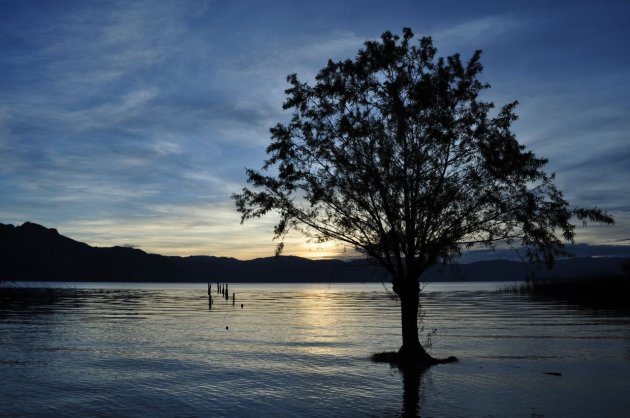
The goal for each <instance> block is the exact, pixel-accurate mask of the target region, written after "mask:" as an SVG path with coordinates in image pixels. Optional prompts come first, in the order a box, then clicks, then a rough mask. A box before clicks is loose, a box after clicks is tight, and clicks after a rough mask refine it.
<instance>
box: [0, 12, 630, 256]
mask: <svg viewBox="0 0 630 418" xmlns="http://www.w3.org/2000/svg"><path fill="white" fill-rule="evenodd" d="M628 22H630V3H629V2H628V1H625V0H624V1H578V0H574V1H560V0H558V1H553V2H550V1H542V0H541V1H537V0H527V1H509V2H506V1H479V2H469V1H460V2H456V1H439V2H436V1H423V0H416V1H389V2H382V1H378V2H377V1H345V2H344V1H339V0H337V1H328V0H319V1H241V0H232V1H202V0H190V1H187V0H179V1H128V0H126V1H111V0H108V1H48V0H46V1H28V0H19V1H18V0H15V1H8V0H0V48H1V52H2V53H1V54H0V222H2V223H14V224H19V223H22V222H24V221H27V220H30V221H33V222H37V223H41V224H44V225H46V226H49V227H55V228H57V229H59V231H60V232H61V233H62V234H64V235H67V236H70V237H72V238H75V239H77V240H81V241H85V242H88V243H90V244H92V245H99V246H109V245H133V246H137V247H140V248H142V249H144V250H146V251H149V252H157V253H162V254H172V255H190V254H209V255H224V256H236V257H238V258H244V259H247V258H254V257H258V256H268V255H271V254H273V250H274V245H275V244H274V243H273V242H272V241H271V238H272V235H273V233H272V225H273V223H274V219H273V217H269V218H267V219H262V220H259V221H252V222H248V223H246V224H245V225H240V223H239V216H238V214H237V213H236V212H235V210H234V207H233V203H232V201H231V200H230V198H229V196H230V194H231V193H233V192H237V191H239V190H240V188H241V187H243V186H244V185H245V173H244V168H245V167H251V168H258V167H260V165H261V163H262V161H263V159H264V158H265V153H264V150H265V147H266V145H267V143H268V141H269V134H268V130H269V127H271V126H273V125H274V124H275V123H276V122H279V121H283V120H286V119H287V117H288V115H287V114H286V113H285V112H283V111H282V109H281V104H282V102H283V99H284V89H285V88H286V87H287V85H286V76H287V75H288V74H290V73H294V72H295V73H298V75H299V77H300V78H301V79H303V80H309V79H312V77H313V76H314V74H315V73H316V72H317V71H318V70H319V69H320V68H321V67H322V66H323V65H324V64H325V63H326V61H327V59H328V58H333V59H345V58H350V57H353V56H354V55H355V53H356V52H357V50H358V49H359V48H360V47H361V46H362V43H363V42H364V41H365V40H367V39H374V38H377V37H378V36H379V35H380V34H381V33H382V32H383V31H385V30H391V31H393V32H396V33H400V32H401V30H402V28H403V27H404V26H409V27H411V28H412V29H413V30H414V32H415V33H416V35H417V36H418V37H419V36H422V35H430V36H433V38H434V42H435V45H436V46H437V48H438V52H439V55H448V54H451V53H454V52H460V53H461V54H462V55H463V57H467V56H470V55H471V54H472V53H473V51H474V50H475V49H482V50H483V51H484V53H483V58H482V62H483V64H484V67H485V71H484V73H483V79H484V80H485V81H488V82H489V83H490V84H491V85H492V88H491V89H490V90H489V91H488V92H487V98H488V99H490V100H492V101H494V102H495V103H496V104H497V105H500V104H504V103H506V102H509V101H512V100H515V99H516V100H519V102H520V106H519V108H518V113H519V115H520V119H519V121H518V122H516V124H515V125H514V129H515V131H516V132H517V135H518V137H519V140H520V141H521V142H522V143H524V144H526V145H527V146H528V147H530V148H531V149H533V150H534V152H536V153H537V155H539V156H544V157H547V158H549V160H550V163H549V165H548V170H549V171H550V172H556V175H557V184H558V185H559V187H560V188H561V189H562V190H563V191H564V193H565V197H566V198H567V199H568V200H569V201H570V202H571V203H572V204H574V205H576V206H587V207H589V206H595V205H597V206H599V207H602V208H604V209H606V210H608V211H610V213H611V214H613V215H614V216H615V218H616V220H617V224H616V225H615V226H614V227H598V226H589V227H587V228H579V229H578V235H577V241H578V242H579V243H584V244H590V245H622V244H630V193H629V192H630V187H629V185H630V100H628V97H629V96H630V65H629V64H630V42H628V40H630V25H628ZM628 248H630V247H628ZM343 251H344V248H343V247H340V246H335V245H332V244H326V245H322V244H314V243H307V242H305V241H304V240H303V239H302V238H300V237H299V236H297V235H293V236H289V238H288V240H287V246H286V247H285V253H286V254H299V255H303V256H307V257H312V258H319V257H329V256H334V255H342V254H341V253H342V252H343Z"/></svg>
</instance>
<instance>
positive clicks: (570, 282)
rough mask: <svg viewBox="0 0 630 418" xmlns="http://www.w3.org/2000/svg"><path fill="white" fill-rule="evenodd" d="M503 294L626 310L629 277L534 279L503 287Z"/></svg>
mask: <svg viewBox="0 0 630 418" xmlns="http://www.w3.org/2000/svg"><path fill="white" fill-rule="evenodd" d="M503 290H504V291H506V292H510V293H514V294H524V295H530V296H532V297H535V298H539V299H548V300H555V301H563V302H567V303H571V304H576V305H581V306H587V307H593V308H624V309H630V299H629V298H628V295H629V294H630V276H627V275H590V276H584V277H577V278H570V279H538V280H536V279H534V280H528V281H526V282H524V283H517V284H513V285H509V286H506V287H505V288H504V289H503Z"/></svg>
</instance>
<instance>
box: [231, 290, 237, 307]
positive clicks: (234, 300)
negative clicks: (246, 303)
mask: <svg viewBox="0 0 630 418" xmlns="http://www.w3.org/2000/svg"><path fill="white" fill-rule="evenodd" d="M235 303H236V293H232V306H234V304H235Z"/></svg>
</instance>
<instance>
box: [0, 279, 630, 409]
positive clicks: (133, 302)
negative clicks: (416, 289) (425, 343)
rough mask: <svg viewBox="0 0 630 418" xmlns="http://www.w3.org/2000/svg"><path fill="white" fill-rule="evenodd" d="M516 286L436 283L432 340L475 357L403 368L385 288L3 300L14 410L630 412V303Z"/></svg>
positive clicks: (183, 287) (4, 399)
mask: <svg viewBox="0 0 630 418" xmlns="http://www.w3.org/2000/svg"><path fill="white" fill-rule="evenodd" d="M500 286H501V284H500V283H498V284H497V283H467V284H457V283H432V284H429V285H427V286H426V287H425V289H424V290H423V295H422V309H423V311H424V317H423V324H424V326H425V328H426V330H425V332H424V334H425V336H424V337H423V338H426V334H427V332H428V331H430V330H433V329H437V332H436V333H435V334H434V335H433V336H432V337H431V343H432V348H431V350H430V352H431V353H432V354H433V355H434V356H437V357H447V356H450V355H455V356H457V357H458V358H459V359H460V361H459V362H458V363H454V364H444V365H438V366H434V367H432V368H430V369H429V370H427V371H426V372H424V373H423V374H421V375H403V374H402V373H401V372H399V371H398V370H397V369H393V368H391V367H390V366H389V365H386V364H376V363H372V362H371V361H370V360H369V356H370V355H371V354H372V353H374V352H379V351H390V350H396V349H397V348H398V347H399V345H400V316H399V305H398V302H397V301H395V300H393V299H392V298H391V297H390V294H389V293H388V291H387V289H385V288H384V286H383V285H381V284H330V285H329V284H299V285H296V284H259V285H252V284H238V283H234V284H230V285H229V291H230V294H231V293H232V292H236V303H235V304H234V305H232V301H229V302H226V301H224V300H222V299H221V298H220V296H219V295H217V294H216V293H215V292H213V297H214V299H215V303H214V305H213V306H212V309H211V310H209V309H208V308H209V307H208V298H207V288H206V285H205V284H177V285H169V284H118V283H117V284H108V283H65V284H62V287H64V288H65V289H66V292H67V293H69V296H68V297H62V298H60V299H59V300H57V301H56V302H55V303H39V304H30V305H22V306H8V307H4V308H2V309H1V310H0V377H1V380H2V382H1V386H0V401H1V407H0V416H7V417H49V416H51V417H52V416H54V417H105V416H117V417H134V416H152V417H209V416H234V417H250V416H251V417H259V416H273V417H293V416H308V417H331V416H335V417H366V416H367V417H396V416H416V415H418V416H422V417H530V418H531V417H623V416H626V417H627V416H630V396H628V393H630V313H628V312H625V313H623V312H622V313H620V312H614V311H598V312H594V311H587V310H580V309H578V308H576V307H571V306H565V305H560V304H554V303H544V302H535V301H532V300H530V299H529V298H527V297H526V296H522V295H513V294H507V293H502V292H497V291H496V290H497V288H499V287H500ZM213 291H216V285H215V284H213ZM241 303H242V304H243V308H241ZM549 373H550V374H549Z"/></svg>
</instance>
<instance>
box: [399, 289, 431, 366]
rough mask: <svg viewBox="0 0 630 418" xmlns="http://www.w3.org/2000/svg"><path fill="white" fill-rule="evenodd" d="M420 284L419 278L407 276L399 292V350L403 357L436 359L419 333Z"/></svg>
mask: <svg viewBox="0 0 630 418" xmlns="http://www.w3.org/2000/svg"><path fill="white" fill-rule="evenodd" d="M419 291H420V285H419V283H418V280H417V279H411V278H407V280H406V281H405V282H404V286H401V289H400V290H399V292H398V296H399V297H400V317H401V322H402V346H401V347H400V350H398V354H399V356H400V357H401V359H406V360H412V361H416V362H417V361H420V362H424V361H432V360H434V359H433V358H432V357H431V356H430V355H429V354H428V353H427V352H426V351H425V349H424V348H423V347H422V345H421V344H420V339H419V335H418V309H419V307H420V293H419Z"/></svg>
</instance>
